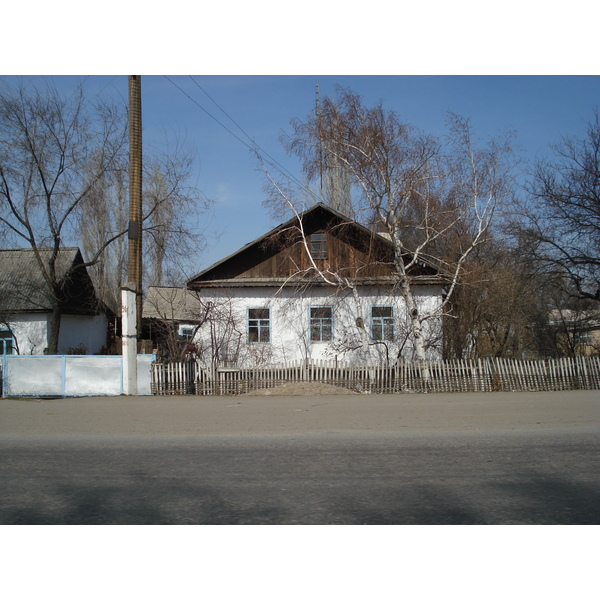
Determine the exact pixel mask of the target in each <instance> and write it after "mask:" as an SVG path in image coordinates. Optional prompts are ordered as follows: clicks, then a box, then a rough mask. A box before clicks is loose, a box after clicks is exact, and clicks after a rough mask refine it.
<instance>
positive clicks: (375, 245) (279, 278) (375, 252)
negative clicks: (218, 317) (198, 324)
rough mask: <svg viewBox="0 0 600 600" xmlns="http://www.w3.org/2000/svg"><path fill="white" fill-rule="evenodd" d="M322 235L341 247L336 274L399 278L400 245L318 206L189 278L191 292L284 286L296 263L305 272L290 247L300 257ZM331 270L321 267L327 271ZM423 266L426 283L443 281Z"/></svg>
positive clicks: (324, 206)
mask: <svg viewBox="0 0 600 600" xmlns="http://www.w3.org/2000/svg"><path fill="white" fill-rule="evenodd" d="M316 232H326V233H327V234H328V236H329V238H330V239H331V240H332V241H333V242H335V244H337V253H338V255H339V256H338V257H337V261H338V263H339V264H337V265H335V268H336V270H339V269H346V270H347V271H348V273H350V271H352V273H354V276H357V277H358V275H357V267H360V268H361V269H362V271H361V273H362V276H361V277H360V279H362V280H363V281H364V282H365V283H366V282H367V280H369V279H370V280H372V281H374V282H375V281H376V280H379V281H383V280H385V279H387V280H389V279H390V277H393V275H394V273H393V271H394V270H393V259H394V247H393V244H392V242H391V241H390V240H389V239H386V238H385V237H384V236H382V235H380V234H378V233H375V232H373V231H372V230H370V229H368V228H367V227H365V226H364V225H361V224H360V223H358V222H356V221H353V220H352V219H350V218H348V217H346V216H345V215H343V214H341V213H339V212H338V211H336V210H334V209H332V208H331V207H329V206H326V205H325V204H322V203H318V204H316V205H314V206H313V207H311V208H309V209H308V210H306V211H304V212H303V213H301V214H299V215H298V216H294V217H292V218H291V219H289V220H288V221H286V222H285V223H282V224H281V225H278V226H277V227H275V228H273V229H272V230H271V231H269V232H267V233H266V234H264V235H262V236H261V237H259V238H257V239H256V240H254V241H253V242H250V243H249V244H246V245H245V246H243V247H242V248H240V249H239V250H238V251H236V252H234V253H233V254H230V255H229V256H227V257H225V258H223V259H222V260H220V261H218V262H216V263H214V264H213V265H211V266H210V267H208V268H207V269H205V270H204V271H201V272H200V273H198V274H197V275H195V276H194V277H192V278H191V279H189V280H188V282H187V285H188V287H191V288H194V287H208V286H211V287H212V286H221V285H233V286H235V285H240V286H241V285H281V283H283V282H285V281H289V280H290V277H292V278H293V275H294V274H293V273H291V272H290V270H289V265H290V263H293V264H294V268H295V269H297V271H298V273H300V272H301V271H302V268H301V267H300V266H299V264H298V263H299V262H301V261H302V257H301V256H300V254H297V255H296V256H292V255H291V252H290V249H291V248H292V247H294V246H295V247H296V248H297V252H298V253H300V252H301V250H300V246H301V244H299V242H301V241H302V240H303V237H304V238H307V237H308V236H310V235H312V234H313V233H316ZM302 234H304V236H303V235H302ZM304 254H305V255H306V252H304ZM286 265H287V267H286ZM329 266H330V265H329V264H320V265H319V267H323V268H324V269H325V268H328V267H329ZM332 268H333V267H332ZM419 268H420V271H421V273H420V274H421V275H422V276H423V283H438V284H439V283H440V282H441V280H440V278H439V275H438V270H437V269H436V268H435V267H434V266H433V265H432V264H430V263H425V262H422V263H421V265H420V267H419ZM286 269H287V270H286ZM352 269H353V270H352ZM303 281H306V279H303Z"/></svg>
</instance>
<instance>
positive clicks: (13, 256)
mask: <svg viewBox="0 0 600 600" xmlns="http://www.w3.org/2000/svg"><path fill="white" fill-rule="evenodd" d="M38 252H39V254H40V256H41V258H42V260H43V261H45V263H46V264H48V262H49V260H50V256H51V253H52V250H51V249H49V248H42V249H38ZM83 264H84V262H83V257H82V256H81V252H80V250H79V248H61V249H60V250H59V252H58V256H57V259H56V270H57V277H58V279H59V280H63V286H62V287H63V293H62V297H61V298H60V303H61V306H62V310H63V312H65V313H67V314H71V313H72V314H96V313H97V310H98V299H97V297H96V293H95V291H94V286H93V284H92V281H91V279H90V277H89V274H88V272H87V269H86V268H85V267H84V266H83ZM69 273H70V274H71V275H70V276H69V277H68V279H67V275H69ZM52 306H53V298H52V293H51V291H50V290H49V289H48V285H47V284H46V281H45V280H44V277H43V275H42V272H41V271H40V268H39V265H38V262H37V259H36V256H35V252H34V250H32V249H20V250H0V314H10V313H17V312H42V313H45V312H50V311H51V310H52Z"/></svg>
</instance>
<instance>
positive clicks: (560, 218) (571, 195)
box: [517, 112, 600, 301]
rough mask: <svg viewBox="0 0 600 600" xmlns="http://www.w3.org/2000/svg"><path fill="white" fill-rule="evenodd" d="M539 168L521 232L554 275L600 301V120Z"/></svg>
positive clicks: (561, 145) (566, 140) (565, 143)
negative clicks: (563, 277)
mask: <svg viewBox="0 0 600 600" xmlns="http://www.w3.org/2000/svg"><path fill="white" fill-rule="evenodd" d="M552 149H553V150H554V152H555V157H554V159H552V160H545V161H541V162H539V163H538V164H537V165H536V168H535V172H534V174H533V182H532V183H531V185H530V186H529V190H528V191H529V198H528V202H527V204H526V205H524V206H523V207H522V210H523V212H524V214H525V218H524V219H523V220H522V221H521V222H520V223H518V226H517V231H518V234H519V235H520V238H521V240H522V242H523V243H524V244H527V246H528V249H529V251H530V252H531V253H532V254H533V256H534V257H535V258H536V259H537V260H538V262H539V264H540V265H541V266H542V267H543V268H544V270H545V272H546V273H548V274H550V275H555V274H557V273H564V274H566V275H567V277H568V279H569V280H570V282H571V284H572V286H573V287H574V291H575V294H576V295H577V296H578V297H579V298H588V299H592V300H596V301H600V120H599V116H598V112H596V113H595V118H594V120H593V121H592V122H591V123H589V125H588V128H587V132H586V136H585V137H584V138H583V139H575V138H571V137H565V138H563V139H562V141H561V142H560V143H559V144H557V145H555V146H553V147H552Z"/></svg>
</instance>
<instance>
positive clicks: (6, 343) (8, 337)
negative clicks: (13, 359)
mask: <svg viewBox="0 0 600 600" xmlns="http://www.w3.org/2000/svg"><path fill="white" fill-rule="evenodd" d="M13 347H14V344H13V336H12V333H11V332H10V331H0V356H1V355H3V354H12V353H13Z"/></svg>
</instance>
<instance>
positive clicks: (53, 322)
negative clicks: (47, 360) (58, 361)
mask: <svg viewBox="0 0 600 600" xmlns="http://www.w3.org/2000/svg"><path fill="white" fill-rule="evenodd" d="M61 320H62V310H61V307H60V305H59V303H58V301H55V302H54V306H53V307H52V314H51V315H50V320H49V321H48V327H49V329H50V331H49V335H48V349H47V350H46V354H58V336H59V333H60V323H61Z"/></svg>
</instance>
